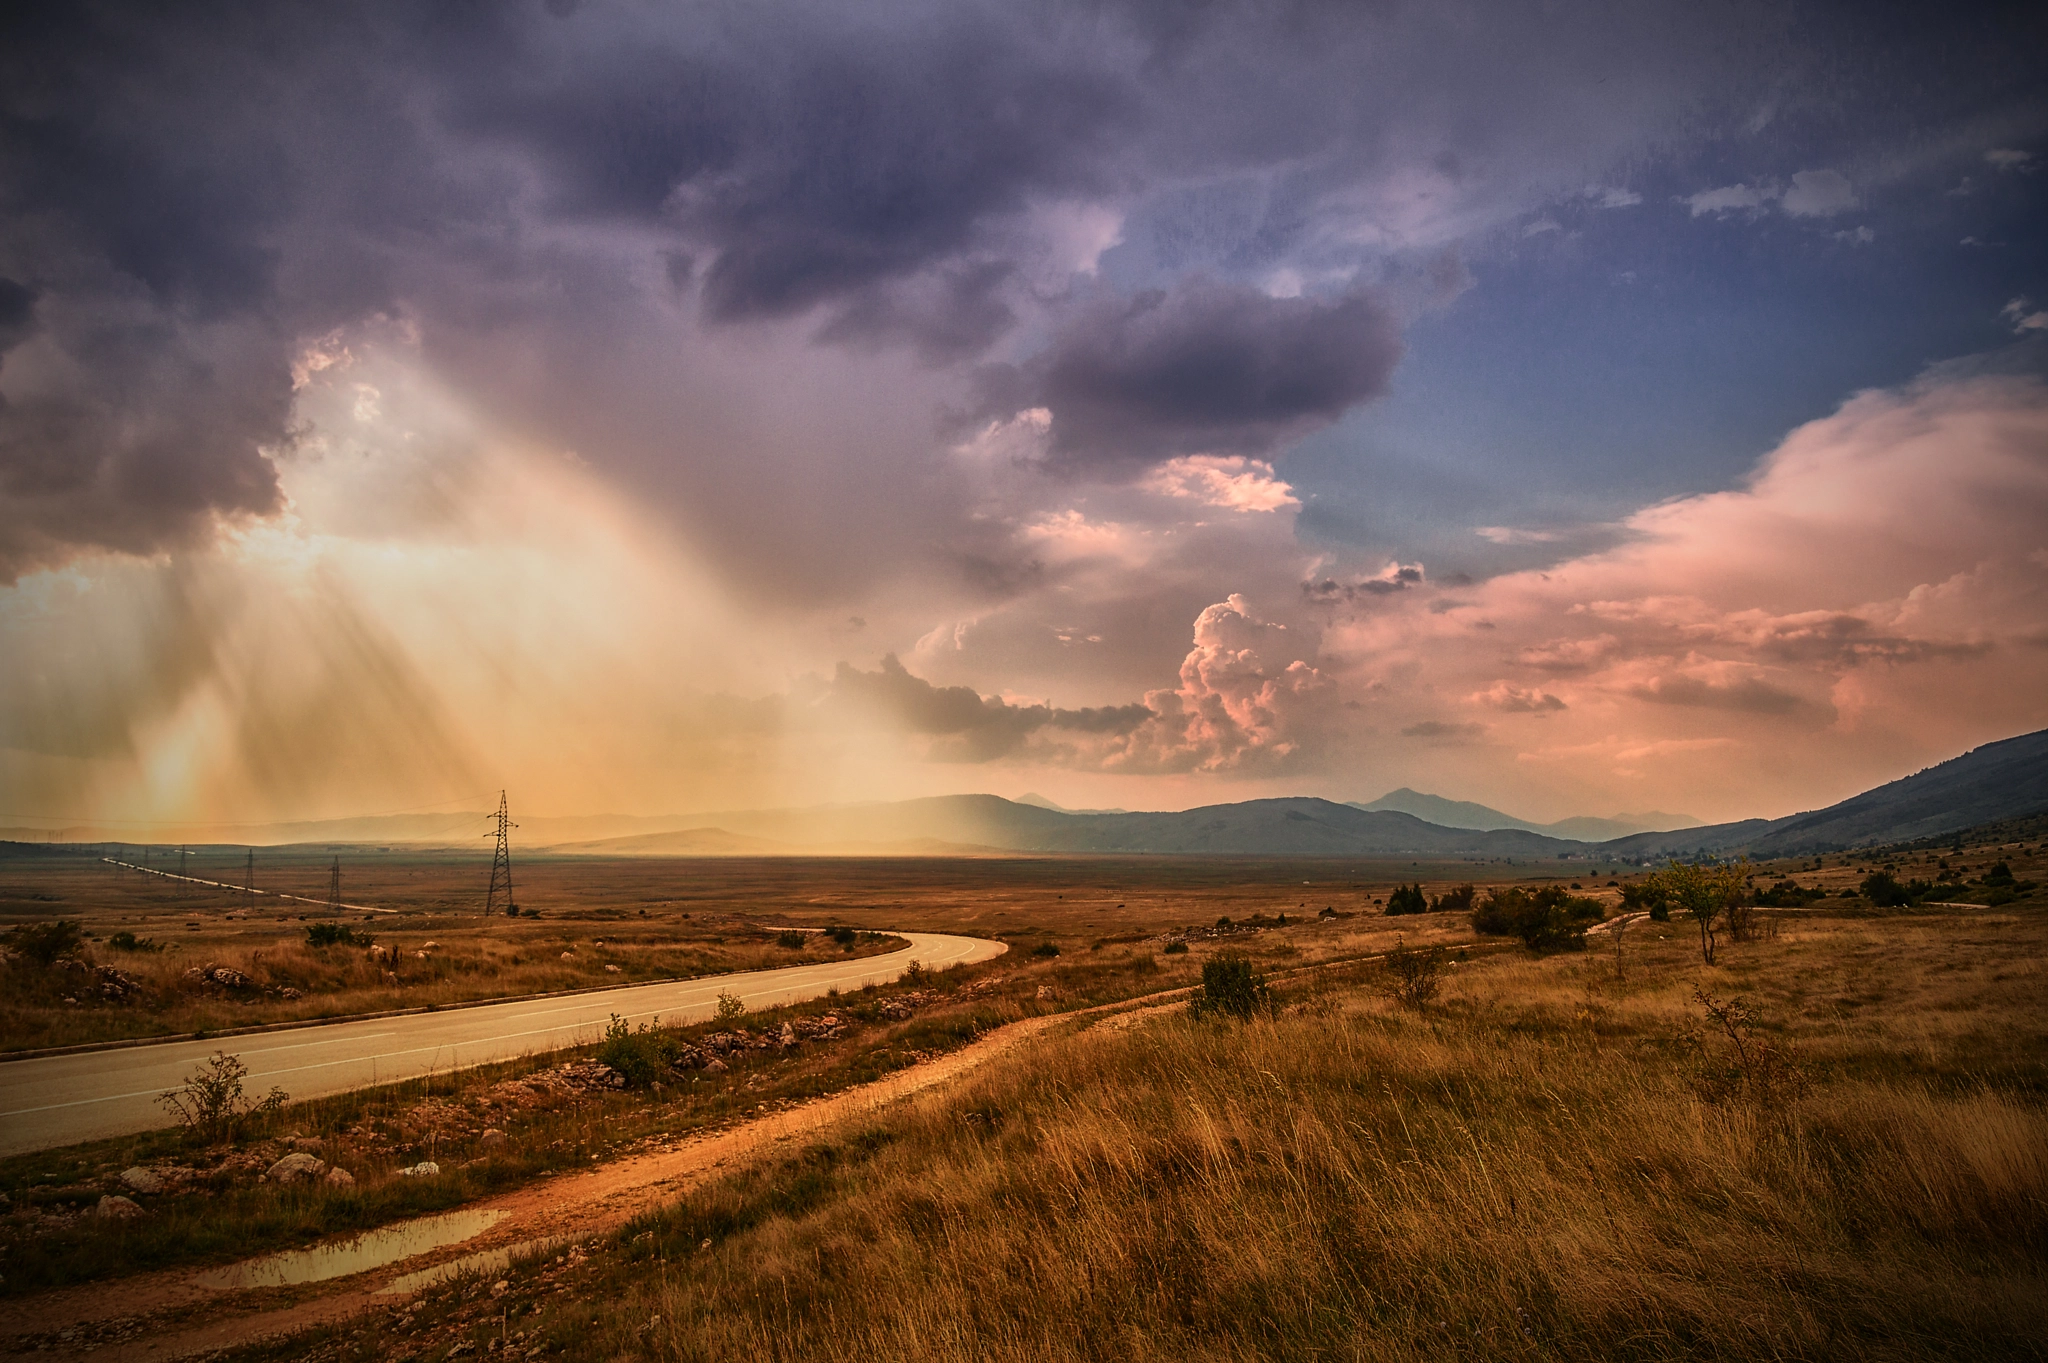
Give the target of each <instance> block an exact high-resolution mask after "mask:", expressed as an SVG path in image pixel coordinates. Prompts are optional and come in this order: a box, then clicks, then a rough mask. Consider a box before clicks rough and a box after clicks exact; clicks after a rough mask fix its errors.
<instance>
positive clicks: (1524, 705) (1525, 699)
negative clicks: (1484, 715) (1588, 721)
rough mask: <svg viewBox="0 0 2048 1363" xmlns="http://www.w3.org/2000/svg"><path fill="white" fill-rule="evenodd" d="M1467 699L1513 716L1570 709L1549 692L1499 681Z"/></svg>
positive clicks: (1475, 692)
mask: <svg viewBox="0 0 2048 1363" xmlns="http://www.w3.org/2000/svg"><path fill="white" fill-rule="evenodd" d="M1467 699H1469V700H1470V701H1471V702H1472V703H1473V704H1475V705H1489V706H1492V707H1493V708H1494V709H1496V710H1504V711H1506V712H1507V713H1508V714H1511V715H1542V714H1549V713H1551V712H1552V711H1555V710H1565V709H1569V708H1570V707H1569V706H1567V705H1566V704H1565V703H1564V702H1563V701H1561V700H1559V699H1558V698H1557V697H1556V696H1553V695H1551V694H1550V693H1549V692H1548V691H1542V690H1538V689H1537V688H1536V687H1533V686H1517V685H1515V684H1514V683H1513V682H1511V681H1497V682H1495V683H1494V684H1493V685H1492V686H1489V687H1487V688H1486V689H1485V690H1484V691H1474V692H1473V693H1472V694H1471V695H1470V696H1469V697H1467Z"/></svg>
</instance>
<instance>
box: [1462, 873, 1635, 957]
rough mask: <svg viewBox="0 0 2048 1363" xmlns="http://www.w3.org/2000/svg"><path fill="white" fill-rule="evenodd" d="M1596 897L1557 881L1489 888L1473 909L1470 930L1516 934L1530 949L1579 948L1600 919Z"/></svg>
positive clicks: (1496, 933)
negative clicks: (1584, 895)
mask: <svg viewBox="0 0 2048 1363" xmlns="http://www.w3.org/2000/svg"><path fill="white" fill-rule="evenodd" d="M1603 916H1604V915H1603V914H1602V913H1601V910H1600V905H1599V902H1598V901H1597V900H1592V899H1585V898H1582V897H1580V896H1578V895H1574V894H1572V893H1571V892H1570V891H1568V890H1565V889H1562V888H1561V887H1559V886H1556V885H1546V886H1544V887H1543V888H1542V889H1540V890H1526V889H1523V888H1522V887H1520V886H1518V885H1510V886H1505V887H1502V888H1499V889H1493V890H1488V891H1487V892H1486V898H1485V899H1483V900H1481V901H1480V903H1479V907H1478V908H1476V909H1474V910H1473V911H1472V930H1473V931H1474V932H1477V933H1479V934H1481V935H1482V936H1491V937H1519V938H1521V939H1522V944H1523V945H1524V946H1526V947H1528V948H1529V949H1530V950H1531V951H1578V950H1580V949H1582V948H1583V947H1584V946H1585V945H1586V929H1587V928H1588V927H1591V926H1592V925H1593V924H1595V923H1597V922H1599V921H1600V920H1601V918H1602V917H1603Z"/></svg>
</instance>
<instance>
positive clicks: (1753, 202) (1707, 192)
mask: <svg viewBox="0 0 2048 1363" xmlns="http://www.w3.org/2000/svg"><path fill="white" fill-rule="evenodd" d="M1780 192H1781V191H1779V190H1778V189H1776V188H1773V187H1772V186H1770V185H1740V184H1738V185H1722V186H1721V187H1720V188H1719V189H1703V190H1701V191H1699V192H1698V193H1697V194H1691V195H1688V196H1686V197H1685V198H1683V199H1681V200H1679V202H1680V203H1683V204H1685V205H1686V206H1687V207H1689V208H1691V209H1692V215H1693V216H1694V217H1695V218H1701V217H1705V216H1706V215H1707V214H1709V213H1713V214H1722V213H1749V214H1752V215H1754V214H1757V213H1761V212H1762V211H1763V210H1764V209H1765V208H1766V207H1768V206H1769V205H1770V203H1771V201H1772V200H1773V199H1775V198H1777V197H1778V195H1779V193H1780Z"/></svg>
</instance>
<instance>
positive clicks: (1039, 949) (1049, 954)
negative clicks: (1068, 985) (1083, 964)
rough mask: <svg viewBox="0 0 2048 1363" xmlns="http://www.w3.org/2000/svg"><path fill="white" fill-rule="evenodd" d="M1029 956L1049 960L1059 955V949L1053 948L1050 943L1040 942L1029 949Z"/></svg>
mask: <svg viewBox="0 0 2048 1363" xmlns="http://www.w3.org/2000/svg"><path fill="white" fill-rule="evenodd" d="M1031 954H1032V955H1033V956H1042V957H1044V958H1046V959H1047V960H1050V959H1052V958H1053V957H1054V956H1057V955H1059V954H1060V949H1059V948H1058V947H1056V946H1054V945H1053V944H1052V943H1051V942H1040V943H1039V944H1038V945H1037V946H1035V947H1033V948H1031Z"/></svg>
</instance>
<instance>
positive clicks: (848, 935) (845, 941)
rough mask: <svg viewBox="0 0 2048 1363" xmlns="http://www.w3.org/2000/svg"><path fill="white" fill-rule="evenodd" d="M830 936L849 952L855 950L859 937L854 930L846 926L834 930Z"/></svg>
mask: <svg viewBox="0 0 2048 1363" xmlns="http://www.w3.org/2000/svg"><path fill="white" fill-rule="evenodd" d="M829 935H830V936H831V938H832V940H833V941H835V942H837V943H838V944H839V945H840V946H843V947H845V948H847V949H848V950H851V949H852V948H853V943H854V939H855V937H856V936H857V934H856V933H855V932H854V930H853V929H852V928H849V927H844V926H841V927H836V928H834V929H832V931H831V933H830V934H829Z"/></svg>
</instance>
